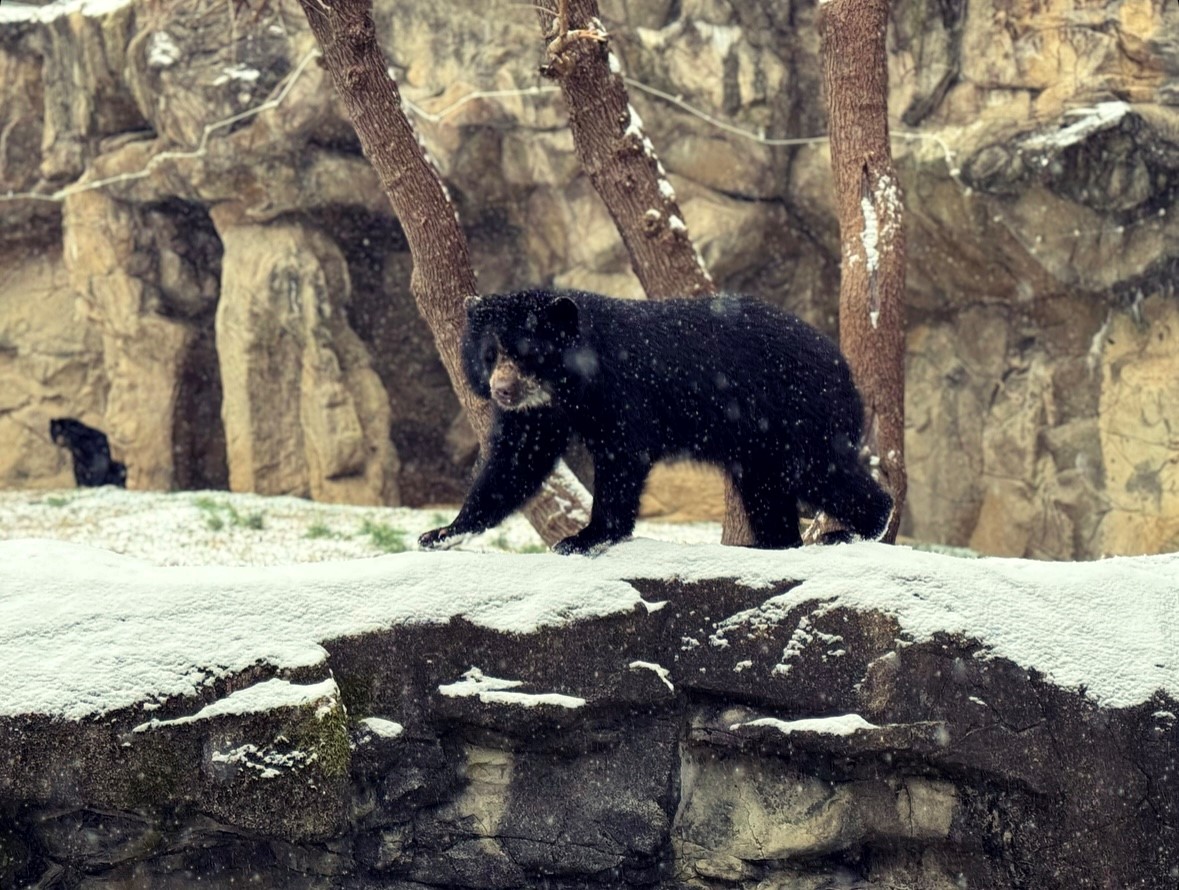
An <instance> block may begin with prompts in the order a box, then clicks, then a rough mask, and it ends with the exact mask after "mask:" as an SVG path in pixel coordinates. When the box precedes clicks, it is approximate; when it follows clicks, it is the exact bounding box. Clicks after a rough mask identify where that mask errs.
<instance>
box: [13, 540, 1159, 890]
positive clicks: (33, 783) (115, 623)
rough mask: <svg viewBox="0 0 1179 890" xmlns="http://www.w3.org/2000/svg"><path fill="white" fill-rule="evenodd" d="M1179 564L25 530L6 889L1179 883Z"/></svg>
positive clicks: (852, 550)
mask: <svg viewBox="0 0 1179 890" xmlns="http://www.w3.org/2000/svg"><path fill="white" fill-rule="evenodd" d="M672 574H675V575H676V580H672V581H668V580H664V577H661V576H670V575H672ZM1176 578H1179V556H1175V555H1171V556H1160V557H1149V558H1139V559H1133V560H1107V561H1101V562H1096V563H1081V564H1075V565H1070V566H1051V567H1044V568H1041V567H1039V566H1037V565H1035V564H1031V563H1027V562H1020V561H1012V560H993V559H984V560H963V559H954V558H951V557H946V556H934V555H931V554H921V553H916V552H912V551H907V550H906V549H904V548H889V547H885V546H883V545H876V544H857V545H848V546H842V547H836V548H807V549H806V550H803V551H793V552H788V553H765V552H761V553H757V552H749V551H740V550H736V549H732V548H722V547H720V546H711V547H693V548H687V547H682V546H677V545H673V544H659V543H656V542H653V541H636V542H632V543H628V544H623V545H620V546H619V547H617V548H615V549H613V550H611V551H610V552H608V553H607V554H605V555H603V556H601V557H598V558H595V559H592V560H591V559H581V558H577V559H573V558H568V559H563V558H560V557H557V556H554V555H548V554H546V555H540V556H520V555H503V554H500V555H495V554H485V553H459V552H454V553H442V554H437V553H413V554H401V555H398V556H394V557H386V558H383V559H374V560H358V561H354V562H352V563H349V564H343V563H338V564H328V563H321V564H317V565H307V566H300V567H290V568H275V567H269V568H266V569H262V570H253V569H232V570H227V569H224V568H196V567H185V568H170V569H158V568H153V567H150V566H145V565H143V564H142V563H138V562H136V561H134V560H129V559H127V558H124V557H115V556H113V555H112V554H105V553H102V552H101V551H94V550H92V549H89V548H81V547H75V546H69V545H61V544H50V543H48V542H41V543H40V544H38V545H36V546H33V547H30V545H29V543H28V542H21V543H19V544H18V543H9V542H0V591H3V595H2V599H0V606H2V607H3V609H4V614H5V615H6V617H7V620H6V622H5V623H4V625H3V626H2V627H0V643H2V644H3V645H2V646H0V668H2V670H3V674H4V676H5V678H6V682H5V685H4V688H3V690H2V691H0V750H2V751H4V752H5V756H4V757H2V758H0V886H3V887H10V886H27V885H35V886H64V887H80V888H98V887H109V886H119V887H126V888H140V887H142V888H159V887H175V888H181V887H189V886H197V885H200V886H210V885H215V886H230V885H231V884H236V883H238V882H248V883H258V884H260V885H262V886H275V887H307V888H312V887H316V888H375V887H390V888H397V890H427V888H430V887H452V888H504V890H507V888H531V887H540V886H545V887H551V888H570V890H571V888H575V887H581V888H584V887H587V886H603V887H614V888H622V887H648V888H667V890H671V888H677V890H688V888H696V890H709V888H712V890H720V888H742V890H754V888H758V890H765V888H768V887H786V886H789V887H808V888H836V887H845V888H849V887H868V886H879V887H893V888H901V887H904V888H951V887H963V886H965V887H986V888H990V890H1004V888H1012V890H1014V888H1026V887H1035V888H1039V890H1053V888H1060V890H1065V888H1069V890H1075V888H1087V887H1094V888H1097V887H1103V888H1104V887H1131V886H1135V887H1138V886H1141V887H1150V888H1160V890H1161V888H1164V887H1170V886H1173V885H1174V882H1175V880H1176V877H1177V876H1179V828H1177V826H1179V774H1177V773H1176V770H1175V761H1176V758H1177V757H1179V723H1177V721H1176V713H1177V712H1179V701H1177V700H1176V692H1177V690H1179V661H1177V658H1179V646H1177V645H1176V640H1175V634H1174V629H1173V621H1171V619H1173V617H1174V614H1173V613H1174V602H1175V597H1176V594H1177V592H1179V588H1177V584H1179V582H1177V581H1176ZM626 579H630V580H626ZM46 601H48V602H52V603H54V604H55V606H57V608H56V609H55V610H49V611H47V610H46V609H45V608H44V603H45V602H46ZM145 603H146V604H147V606H146V607H145V605H144V604H145ZM293 603H297V604H298V608H292V607H291V605H292V604H293ZM1169 622H1170V623H1169ZM227 628H232V632H227ZM571 653H576V655H575V656H571Z"/></svg>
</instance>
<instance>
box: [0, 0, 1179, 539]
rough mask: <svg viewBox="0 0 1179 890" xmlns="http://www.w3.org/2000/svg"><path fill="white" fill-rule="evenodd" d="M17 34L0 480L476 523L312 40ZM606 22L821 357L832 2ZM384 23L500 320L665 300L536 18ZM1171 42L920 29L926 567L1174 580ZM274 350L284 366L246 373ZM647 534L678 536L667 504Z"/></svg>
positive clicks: (436, 9) (695, 208)
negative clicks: (1051, 564) (283, 498)
mask: <svg viewBox="0 0 1179 890" xmlns="http://www.w3.org/2000/svg"><path fill="white" fill-rule="evenodd" d="M10 9H11V7H10V6H8V4H6V6H5V11H4V12H3V13H0V85H2V86H0V120H3V121H5V122H6V123H5V124H4V126H3V131H2V133H0V193H4V192H12V193H13V195H14V196H15V197H14V198H11V199H4V200H2V201H0V253H2V255H3V257H4V268H5V269H6V274H5V276H4V278H3V280H0V382H2V383H3V385H2V386H0V393H3V395H0V480H2V481H0V484H6V485H52V484H60V483H61V482H63V481H64V480H65V479H67V478H68V476H67V470H66V466H65V462H64V459H63V458H62V456H60V455H55V454H53V453H52V452H48V451H47V448H48V445H47V442H46V433H45V430H46V429H47V422H48V418H49V417H50V416H58V415H62V414H67V413H68V414H72V415H74V416H78V417H80V418H81V419H83V420H84V421H86V422H87V423H90V424H91V425H94V426H98V427H100V428H102V429H104V430H105V431H106V432H107V433H108V434H109V435H110V437H111V441H112V446H113V448H114V450H115V454H116V456H118V457H119V458H120V459H122V460H124V461H126V462H127V464H128V466H129V471H130V480H129V481H130V484H131V485H132V486H133V487H135V486H138V487H152V488H167V487H201V486H218V485H225V484H229V485H231V486H233V487H236V488H254V489H255V490H258V491H262V492H295V493H299V494H305V495H309V496H314V497H324V498H333V499H334V498H347V499H349V500H359V501H363V502H367V503H378V502H391V501H394V500H396V499H397V498H398V497H401V498H404V499H406V500H407V501H408V502H411V503H421V502H426V501H437V500H451V499H454V498H455V497H456V496H457V495H458V494H459V493H460V492H461V490H462V487H463V481H464V478H465V477H464V469H463V468H464V466H465V464H464V461H469V459H470V451H471V445H470V440H469V435H467V434H465V433H464V431H463V428H462V423H461V422H456V417H457V408H456V403H455V401H454V399H453V397H452V396H451V395H450V393H449V388H448V383H447V381H446V379H445V375H444V374H443V372H442V370H441V367H440V365H439V363H438V362H437V359H436V358H435V357H434V355H433V353H432V346H431V344H430V342H429V337H428V334H427V333H426V332H425V330H424V327H423V326H422V324H421V322H420V321H419V320H418V318H417V316H416V312H415V309H414V307H413V303H412V300H411V298H410V297H409V291H408V269H409V257H408V254H407V252H406V249H405V244H404V240H403V238H402V237H401V235H400V230H399V227H398V225H397V223H396V221H395V220H393V219H392V218H391V216H390V213H389V210H388V206H387V204H386V202H385V201H384V199H383V197H382V196H381V194H380V190H379V188H378V187H377V184H376V181H375V177H374V176H373V175H372V173H371V170H370V169H369V168H368V166H367V164H366V163H365V161H364V160H363V158H362V157H360V156H359V152H358V149H357V145H356V141H355V137H354V135H353V134H352V132H351V129H350V127H349V125H348V122H347V121H346V120H344V119H343V118H342V116H341V114H340V112H339V109H338V108H337V107H336V105H335V103H334V101H333V98H332V95H331V91H330V88H329V85H328V84H327V82H326V80H325V78H324V75H323V72H322V71H321V70H320V69H319V68H318V67H317V66H316V65H315V63H314V59H313V55H312V53H313V51H314V42H313V41H312V40H311V38H310V36H309V34H308V31H307V28H306V24H305V22H304V20H303V16H302V13H301V12H300V11H299V10H298V8H297V6H296V5H295V4H294V3H289V2H281V3H273V4H265V5H261V6H257V7H255V8H251V9H250V10H249V11H248V12H243V13H241V14H239V12H238V11H237V9H236V8H235V7H234V6H233V5H232V4H229V5H226V6H224V7H208V6H207V5H206V4H202V3H198V2H195V0H169V2H166V3H162V4H141V3H138V2H135V0H131V2H126V3H118V2H114V0H111V2H100V0H86V2H74V3H72V4H70V5H68V7H65V8H61V7H45V8H44V9H43V10H42V11H40V12H32V13H30V12H28V11H27V10H26V11H24V12H20V11H18V12H15V13H14V12H10V11H9V10H10ZM603 10H604V14H605V15H606V16H607V21H606V24H607V27H608V29H609V30H610V32H611V34H612V36H613V38H612V39H613V48H614V50H615V52H616V55H617V56H618V58H619V59H620V60H621V62H622V64H623V66H624V69H625V71H626V73H627V74H628V76H629V77H630V78H631V87H630V88H631V91H632V98H633V104H634V105H635V107H636V109H637V110H638V112H639V113H640V114H641V115H642V118H643V120H644V123H645V125H646V127H647V130H648V131H649V133H650V135H651V137H652V139H653V141H654V142H655V145H656V147H657V149H658V150H659V151H660V154H661V157H662V159H663V161H664V163H665V165H666V166H667V168H668V170H669V171H670V173H671V178H672V182H673V183H674V185H675V187H676V190H677V193H678V194H679V197H680V199H681V204H682V207H683V210H684V214H685V217H686V219H687V222H688V224H689V227H690V230H691V232H692V235H693V237H694V239H695V240H696V242H697V245H698V246H699V247H700V249H701V251H702V253H703V255H704V256H705V258H706V259H707V260H708V262H709V264H710V267H711V268H712V271H713V272H714V274H715V276H716V278H717V280H718V281H719V282H720V283H721V284H722V285H723V286H725V287H727V288H730V289H739V290H748V291H752V292H755V293H759V294H762V295H764V296H766V297H767V298H769V299H771V300H774V301H777V302H781V303H784V304H785V305H787V306H788V307H790V308H792V309H794V310H795V311H798V312H799V313H800V314H802V315H804V316H805V317H807V318H808V319H810V320H812V321H814V322H816V323H818V324H820V325H821V326H824V327H826V328H827V329H829V330H833V329H834V317H833V314H834V311H835V297H834V295H835V292H836V289H837V282H838V269H837V266H836V262H837V258H838V245H837V240H836V238H837V236H836V231H835V221H834V216H833V213H832V208H831V197H830V182H829V164H828V160H827V157H826V151H825V146H824V145H823V143H822V141H821V139H816V138H814V137H818V136H820V135H821V134H822V132H823V129H824V123H823V120H822V117H821V105H820V103H819V102H818V80H817V78H818V65H817V60H816V52H817V36H816V29H815V27H814V14H815V7H814V6H813V4H786V5H782V4H772V3H753V4H749V3H728V2H723V0H692V2H684V3H677V4H672V3H645V4H640V5H635V4H620V3H609V2H607V3H603ZM377 19H378V26H379V31H380V36H381V39H382V41H383V44H384V46H385V48H386V52H387V54H388V58H389V60H390V63H391V66H392V71H393V73H394V74H395V76H396V77H397V78H398V81H399V83H400V84H401V85H402V87H403V92H404V95H405V97H406V99H407V101H408V106H407V107H408V109H409V110H410V112H411V114H412V116H413V117H414V119H415V121H416V123H417V124H418V126H419V128H420V133H421V135H422V138H423V141H424V142H425V144H426V145H427V147H428V148H429V150H430V151H431V153H432V155H433V156H434V157H435V159H436V160H437V162H438V163H439V166H440V168H441V169H442V171H443V174H444V176H445V178H446V180H447V184H448V186H449V187H450V190H451V193H452V196H453V197H454V198H455V201H456V204H457V206H458V209H459V212H460V215H461V217H462V220H463V222H464V224H465V226H466V227H467V230H468V233H469V235H470V236H471V240H472V245H473V250H474V255H475V262H476V266H477V270H478V272H479V273H480V282H481V286H482V287H484V288H485V289H487V290H494V289H499V288H502V287H507V286H511V285H514V284H518V283H521V282H524V281H527V282H535V281H554V282H555V283H557V284H563V285H577V286H586V287H592V288H598V289H602V290H606V291H609V292H613V293H616V294H618V295H621V296H638V295H639V294H638V288H637V283H636V281H635V279H634V277H633V275H632V274H631V273H630V271H629V269H628V268H627V264H626V257H625V256H624V252H623V250H622V248H621V245H620V243H619V241H618V238H617V236H616V233H615V232H614V231H613V229H612V227H611V224H610V222H609V220H608V218H607V215H606V212H605V210H604V209H603V208H602V206H601V204H600V202H599V200H598V199H597V197H596V195H595V194H594V192H593V189H592V188H591V187H590V185H589V183H588V180H587V179H586V177H585V176H584V174H583V173H582V172H581V171H580V170H579V169H578V166H577V163H576V159H575V158H574V156H573V152H572V145H571V140H570V138H569V135H568V133H567V131H566V129H565V127H564V112H563V110H562V109H561V108H560V107H559V104H558V101H557V100H556V98H555V95H554V91H553V90H552V89H551V88H550V87H549V86H548V85H546V84H543V83H542V82H541V81H540V80H539V78H538V75H537V73H536V66H537V63H538V59H539V56H540V50H539V41H538V28H537V24H536V21H535V17H534V13H533V12H532V11H530V10H527V9H523V8H521V7H518V6H515V5H513V4H511V3H507V2H506V0H505V2H494V3H491V4H482V5H480V6H479V7H478V8H474V7H471V6H469V5H468V4H463V3H458V2H452V0H443V2H440V3H434V4H416V3H400V2H397V0H388V2H381V3H378V4H377ZM1045 22H1049V23H1050V26H1045ZM1177 27H1179V25H1176V19H1175V16H1173V15H1165V14H1164V8H1163V6H1162V5H1161V4H1158V3H1156V4H1144V3H1141V2H1137V0H1111V2H1109V3H1106V4H1105V5H1103V6H1101V7H1100V8H1090V7H1084V8H1082V7H1079V6H1075V5H1074V4H1073V3H1071V2H1065V0H1061V2H1056V3H1055V4H1054V5H1051V6H1050V7H1036V8H1035V9H1032V8H1031V7H1027V8H1025V7H1013V6H1011V5H1010V4H1005V3H1002V2H999V0H977V2H973V3H960V4H950V5H948V6H947V5H944V4H943V5H941V6H937V7H932V6H929V5H928V4H927V3H925V0H898V2H897V3H896V5H895V9H894V13H893V29H892V32H891V37H890V49H891V54H892V55H891V58H892V63H891V80H892V91H893V95H892V102H891V106H892V108H893V110H894V112H895V114H896V115H897V116H898V120H897V121H894V130H895V132H896V136H897V138H896V140H895V144H894V152H895V154H896V156H897V159H898V166H899V168H900V171H901V174H902V177H903V180H904V185H905V188H906V199H907V203H908V207H909V215H908V219H909V224H910V232H909V238H908V241H909V245H910V248H909V252H910V266H909V283H910V287H909V297H908V299H909V304H908V323H909V346H908V349H909V364H908V393H907V410H908V417H909V426H910V434H909V437H908V445H907V447H908V450H909V463H910V475H911V483H910V495H909V496H910V508H909V511H908V516H907V518H906V523H905V529H904V530H905V531H907V532H909V533H910V534H912V535H915V536H917V537H919V538H923V539H927V540H935V541H940V542H944V543H954V544H970V545H972V546H974V547H976V548H978V549H981V550H984V551H987V552H993V553H1003V554H1012V555H1032V556H1041V557H1054V558H1075V557H1085V556H1095V555H1100V554H1106V553H1122V552H1144V551H1145V552H1154V551H1162V550H1168V549H1174V548H1175V547H1176V546H1177V545H1179V461H1177V455H1179V446H1177V444H1176V439H1175V434H1174V432H1173V431H1172V429H1171V426H1170V425H1169V421H1168V412H1167V408H1166V406H1167V405H1169V404H1173V403H1174V400H1175V396H1176V392H1175V386H1176V384H1175V381H1176V380H1177V379H1179V374H1177V373H1176V371H1177V370H1179V369H1177V368H1176V367H1175V362H1176V361H1179V360H1177V359H1176V358H1175V356H1176V355H1179V351H1177V350H1176V349H1175V348H1174V337H1175V331H1176V330H1177V329H1179V309H1177V308H1176V304H1175V301H1174V294H1173V289H1172V279H1173V273H1174V269H1175V268H1176V256H1177V255H1179V243H1177V230H1176V225H1179V223H1177V222H1176V213H1175V212H1173V211H1174V195H1175V193H1176V183H1179V135H1177V134H1179V116H1177V114H1176V111H1175V108H1174V105H1175V103H1176V101H1177V100H1176V96H1177V88H1176V84H1177V83H1179V50H1177V49H1176V47H1177V46H1179V31H1176V28H1177ZM689 108H690V109H692V110H693V111H695V112H703V113H704V115H706V116H708V119H705V118H702V117H701V116H700V115H699V114H694V113H690V112H689V110H688V109H689ZM260 109H261V110H260ZM730 125H734V126H736V127H737V128H738V129H739V130H741V132H740V133H738V132H735V131H734V130H733V129H731V128H727V127H730ZM763 134H764V135H763ZM764 137H772V138H764ZM32 194H36V195H39V196H41V197H39V198H36V199H34V198H31V197H28V196H29V195H32ZM21 196H24V197H21ZM272 229H273V230H274V231H271V230H272ZM284 241H285V242H287V243H292V244H304V245H308V246H309V247H308V248H307V250H306V251H304V250H299V251H298V252H299V254H300V260H299V262H297V263H284V262H283V261H281V260H280V259H279V257H278V255H277V253H272V252H278V253H281V252H282V248H281V247H280V243H281V242H284ZM310 245H315V246H314V247H310ZM259 251H261V254H258V252H259ZM312 255H313V256H314V257H315V260H314V261H312V260H311V259H310V257H311V256H312ZM235 257H236V258H237V259H235ZM247 258H248V259H247ZM340 258H342V260H343V265H341V263H340ZM255 262H256V265H255ZM8 270H11V271H8ZM333 270H335V271H333ZM283 278H285V279H286V284H283V283H282V281H281V279H283ZM50 282H52V284H50ZM263 282H265V288H266V291H267V293H270V294H272V295H277V294H278V293H279V292H280V291H282V290H283V289H284V288H286V289H287V290H288V292H289V293H290V294H296V293H298V294H303V295H305V296H307V298H308V299H311V298H310V296H309V295H310V294H312V293H314V294H315V295H316V296H315V297H314V298H313V300H312V302H314V303H315V307H314V308H312V307H310V304H306V303H305V304H302V305H300V306H296V305H295V302H298V301H296V300H295V299H294V298H292V299H291V300H290V301H288V302H286V303H284V302H283V301H282V300H279V299H277V298H276V297H274V296H272V297H267V296H265V295H263V294H262V293H260V289H261V288H262V287H263ZM63 284H64V286H65V289H66V290H67V292H66V293H59V291H60V290H61V289H62V287H63ZM38 293H42V294H51V295H52V299H48V298H40V299H39V298H37V297H36V296H35V295H36V294H38ZM70 307H74V310H75V311H74V312H72V313H71V312H69V309H70ZM316 313H318V315H316ZM313 316H314V317H313ZM226 319H232V320H233V321H232V324H227V323H226V321H225V320H226ZM230 328H232V329H233V333H232V337H234V338H236V339H235V340H234V343H232V344H231V343H230V342H229V340H228V338H229V337H230V336H231V334H230V330H229V329H230ZM284 331H285V332H287V334H283V335H282V336H284V337H289V338H290V340H291V342H290V343H288V344H286V345H284V346H283V347H282V348H281V349H277V348H276V355H281V358H279V359H276V361H275V364H274V365H273V366H271V367H268V368H264V367H263V366H262V365H261V364H259V363H258V362H257V361H253V360H252V359H251V358H250V352H251V347H250V346H249V344H250V343H251V342H252V343H255V344H257V345H265V344H267V343H270V342H272V341H273V338H274V337H276V336H279V332H284ZM54 332H56V333H54ZM222 338H227V339H226V342H225V343H222V342H221V340H222ZM284 342H285V341H284ZM268 375H271V376H272V377H273V379H265V378H267V377H268ZM231 378H232V379H231ZM279 378H281V379H279ZM382 391H383V394H382ZM280 393H281V396H279V395H278V394H280ZM276 399H277V401H276ZM280 403H281V404H280ZM382 405H387V406H388V408H387V409H385V408H383V407H381V406H382ZM386 426H388V434H386V431H385V430H384V427H386ZM337 436H338V437H339V441H329V440H330V439H332V438H333V437H337ZM390 443H391V444H390ZM649 506H650V507H651V508H652V509H658V510H663V511H668V512H675V511H677V510H679V509H680V508H681V504H680V499H679V498H678V496H676V495H675V493H674V489H668V490H664V491H661V492H656V493H655V497H654V498H653V499H652V500H651V501H650V502H649Z"/></svg>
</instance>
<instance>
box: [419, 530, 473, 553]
mask: <svg viewBox="0 0 1179 890" xmlns="http://www.w3.org/2000/svg"><path fill="white" fill-rule="evenodd" d="M466 537H467V535H466V534H465V533H464V532H456V531H455V530H454V526H450V525H444V526H443V527H442V528H436V529H431V530H430V531H428V532H423V533H422V535H421V536H420V537H419V538H418V547H420V548H421V549H422V550H449V549H450V548H451V547H454V546H455V545H456V544H458V543H460V542H461V541H462V540H463V539H464V538H466Z"/></svg>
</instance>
